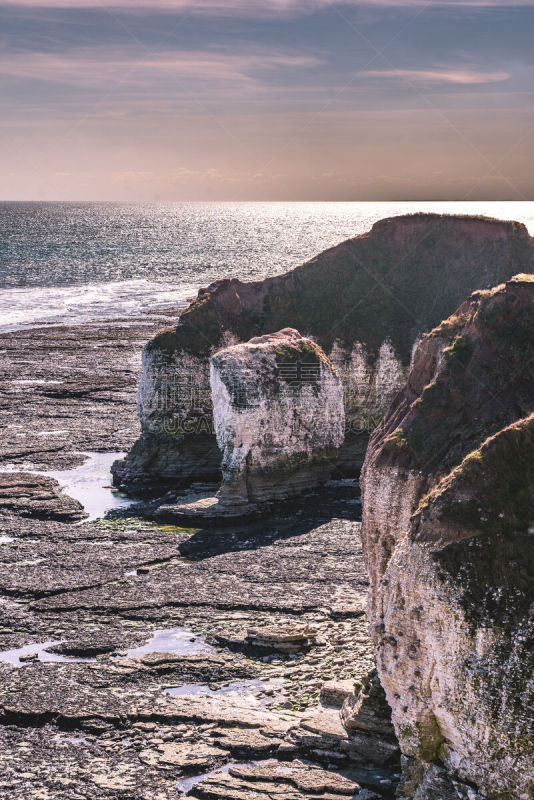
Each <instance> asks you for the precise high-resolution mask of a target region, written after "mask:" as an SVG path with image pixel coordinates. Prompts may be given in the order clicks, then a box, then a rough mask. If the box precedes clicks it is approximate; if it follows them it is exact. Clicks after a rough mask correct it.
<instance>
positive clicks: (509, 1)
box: [4, 0, 534, 16]
mask: <svg viewBox="0 0 534 800" xmlns="http://www.w3.org/2000/svg"><path fill="white" fill-rule="evenodd" d="M335 5H338V6H368V7H369V6H375V7H388V6H389V7H394V6H399V7H408V8H409V7H417V6H427V5H429V3H428V0H109V2H106V3H104V2H102V3H101V2H99V0H11V2H10V1H9V0H8V2H7V3H4V6H5V7H8V8H9V7H12V8H15V7H17V6H18V7H21V8H22V7H27V8H43V9H44V8H62V9H68V8H90V9H93V10H98V8H99V7H101V9H102V10H103V11H104V10H106V8H108V9H132V10H136V9H146V10H151V11H154V10H158V9H159V10H165V11H176V12H181V11H187V12H188V13H189V14H206V13H208V14H209V13H215V14H219V15H242V16H266V15H270V14H287V13H309V12H314V11H317V10H320V9H321V8H328V7H332V6H335ZM432 5H433V6H459V7H465V8H485V7H486V8H495V7H501V8H512V7H528V6H533V7H534V0H432Z"/></svg>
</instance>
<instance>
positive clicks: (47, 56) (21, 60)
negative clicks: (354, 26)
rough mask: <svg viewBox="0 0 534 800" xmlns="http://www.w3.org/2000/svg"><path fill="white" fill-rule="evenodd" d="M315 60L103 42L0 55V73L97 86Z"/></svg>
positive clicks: (243, 73)
mask: <svg viewBox="0 0 534 800" xmlns="http://www.w3.org/2000/svg"><path fill="white" fill-rule="evenodd" d="M319 63H320V61H319V60H318V59H317V58H315V57H313V56H308V55H305V54H303V55H302V54H298V53H287V52H284V51H281V50H269V49H264V50H263V51H261V50H256V51H254V52H252V51H249V52H247V51H246V50H245V51H244V52H240V53H239V52H234V53H231V52H228V51H227V50H225V49H221V50H220V51H213V52H211V53H210V52H206V51H195V50H189V51H188V50H185V51H179V52H176V51H166V52H158V53H156V54H154V55H152V56H150V55H148V56H147V55H146V54H144V53H143V51H141V53H140V52H139V50H138V49H136V48H134V47H130V48H124V49H123V50H122V51H121V52H120V53H117V52H116V51H115V50H113V49H110V48H107V47H91V48H80V49H78V50H76V51H72V50H71V51H67V52H64V53H39V52H33V53H13V54H9V55H7V54H6V55H4V56H1V55H0V72H1V73H2V75H3V77H4V79H5V78H6V77H8V76H10V77H12V78H13V77H14V78H27V79H31V80H37V81H52V82H56V83H63V84H65V83H66V84H75V85H76V86H85V87H86V88H87V87H91V86H95V87H97V88H101V87H102V85H103V84H102V82H103V81H105V80H106V79H110V78H112V79H115V80H116V79H121V81H122V82H124V84H126V85H128V84H131V85H135V86H141V85H148V84H151V83H153V82H154V81H157V80H158V79H165V78H170V79H172V78H176V79H180V78H182V79H184V80H187V81H189V82H193V81H215V82H218V83H221V82H234V83H235V82H238V83H249V82H252V83H253V82H255V80H256V78H257V76H258V74H259V73H261V72H263V71H264V70H267V71H272V70H276V69H299V68H302V67H307V68H309V67H313V66H317V65H318V64H319ZM121 76H123V77H121Z"/></svg>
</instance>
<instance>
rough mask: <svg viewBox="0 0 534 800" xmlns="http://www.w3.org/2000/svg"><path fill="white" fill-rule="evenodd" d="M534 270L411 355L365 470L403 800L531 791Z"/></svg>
mask: <svg viewBox="0 0 534 800" xmlns="http://www.w3.org/2000/svg"><path fill="white" fill-rule="evenodd" d="M533 410H534V276H532V275H518V276H516V277H515V278H513V279H512V280H510V281H508V282H507V283H506V284H503V285H500V286H497V287H496V288H495V289H493V290H491V291H482V292H476V293H474V294H473V295H472V296H471V297H470V299H469V300H468V301H466V302H465V303H464V304H463V305H462V306H460V308H459V309H458V310H457V312H456V313H455V314H453V316H451V317H450V318H448V319H447V320H446V321H445V322H443V323H442V324H441V325H440V326H439V327H437V328H436V329H435V330H433V331H432V332H431V333H430V334H428V335H426V336H423V338H422V341H421V343H420V344H419V346H418V348H417V351H416V353H415V358H414V365H413V368H412V370H411V372H410V375H409V378H408V381H407V384H406V386H405V388H404V389H403V391H402V392H401V393H400V394H399V395H398V397H397V398H396V400H395V402H394V403H393V405H392V406H391V408H390V410H389V412H388V414H387V415H386V417H385V419H384V420H383V422H382V423H381V425H380V426H379V427H378V429H377V430H376V431H375V433H374V434H373V436H372V438H371V441H370V444H369V449H368V453H367V456H366V460H365V465H364V469H363V473H362V492H363V508H364V515H363V530H362V539H363V545H364V555H365V560H366V563H367V567H368V572H369V576H370V584H371V585H370V594H369V603H368V613H369V618H370V623H371V632H372V634H373V636H374V638H375V641H376V645H377V663H378V672H379V675H380V679H381V683H382V685H383V687H384V689H385V691H386V695H387V699H388V702H389V704H390V706H391V708H392V719H393V723H394V726H395V731H396V733H397V736H398V739H399V743H400V746H401V749H402V751H403V753H404V755H405V757H406V758H405V765H406V769H405V781H404V789H403V790H401V794H400V796H401V797H403V798H405V797H409V798H413V797H415V798H417V800H441V799H442V798H444V797H447V798H449V797H451V798H454V800H456V798H463V797H465V798H482V799H484V798H487V799H488V800H528V798H532V797H533V796H534V759H533V751H534V741H533V737H532V715H531V710H529V707H530V709H531V707H532V701H533V699H534V696H533V695H534V687H533V684H532V674H533V667H534V648H532V641H533V638H532V637H533V634H534V621H533V618H532V611H531V609H532V603H533V600H534V593H533V585H534V580H533V579H534V536H533V534H534V414H533V413H532V412H533Z"/></svg>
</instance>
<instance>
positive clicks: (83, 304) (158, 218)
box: [0, 202, 534, 332]
mask: <svg viewBox="0 0 534 800" xmlns="http://www.w3.org/2000/svg"><path fill="white" fill-rule="evenodd" d="M416 211H429V212H439V213H444V214H484V215H488V216H492V217H498V218H501V219H515V220H518V221H520V222H523V223H525V225H526V226H527V228H528V229H529V231H530V234H531V235H534V203H533V202H432V203H430V202H425V203H408V202H407V203H400V202H395V203H359V202H354V203H352V202H343V203H335V202H324V203H320V202H309V203H109V202H108V203H87V202H71V203H59V202H57V203H51V202H50V203H40V202H32V203H25V202H2V203H0V332H8V331H13V330H17V329H21V328H31V327H34V326H37V325H43V324H45V325H65V324H66V325H77V324H82V323H88V324H93V323H99V322H102V321H104V320H106V321H107V320H115V319H124V318H131V319H132V320H133V319H134V318H136V319H139V318H142V317H143V315H145V314H146V313H147V312H149V311H153V310H156V311H164V310H165V309H175V308H176V307H179V306H183V305H185V304H187V302H188V301H189V300H191V299H192V298H194V297H195V296H196V294H197V292H198V289H199V288H201V287H204V286H207V285H209V284H210V283H212V282H213V281H215V280H218V279H220V278H223V277H238V278H241V279H242V280H261V279H263V278H265V277H267V276H271V275H277V274H281V273H283V272H286V271H288V270H290V269H292V268H293V267H296V266H298V265H299V264H302V263H303V262H304V261H307V260H308V259H310V258H313V257H314V256H315V255H317V254H318V253H320V252H321V251H322V250H325V249H326V248H328V247H332V246H333V245H336V244H338V243H339V242H341V241H343V240H345V239H348V238H350V237H352V236H356V235H358V234H361V233H364V232H365V231H368V230H369V229H370V228H371V226H372V225H373V223H374V222H376V221H377V220H379V219H382V218H384V217H391V216H396V215H399V214H406V213H413V212H416Z"/></svg>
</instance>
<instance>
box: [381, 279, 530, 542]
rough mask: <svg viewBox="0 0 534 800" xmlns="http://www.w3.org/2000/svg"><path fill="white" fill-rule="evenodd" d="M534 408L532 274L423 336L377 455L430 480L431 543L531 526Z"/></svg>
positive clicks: (426, 519) (423, 516) (421, 514)
mask: <svg viewBox="0 0 534 800" xmlns="http://www.w3.org/2000/svg"><path fill="white" fill-rule="evenodd" d="M533 411H534V275H529V274H522V275H517V276H514V277H513V278H512V279H511V280H510V281H507V282H506V283H505V284H502V285H499V286H497V287H495V288H494V289H491V290H489V291H480V292H475V293H474V294H473V295H472V296H471V297H470V298H469V300H467V301H466V302H465V303H464V304H463V305H462V306H460V308H459V309H458V311H457V312H456V313H455V314H453V315H452V316H451V317H449V318H448V319H447V320H445V321H444V322H443V323H442V324H441V325H439V326H438V327H437V328H435V329H434V330H433V331H432V332H431V333H429V334H427V335H426V336H424V337H423V340H422V341H421V344H420V345H419V348H418V350H417V352H416V355H415V360H414V366H413V369H412V372H411V374H410V377H409V380H408V383H407V385H406V387H405V389H404V390H403V391H402V392H401V393H400V394H399V396H398V397H397V399H396V401H395V403H394V405H393V406H392V408H391V409H390V412H389V414H388V415H387V417H386V418H385V419H384V421H383V422H382V424H381V425H380V426H379V428H378V429H377V430H376V431H375V433H374V435H373V437H372V438H371V442H370V446H369V452H370V454H371V455H370V456H369V458H375V463H379V464H389V465H391V466H393V467H398V468H401V469H404V468H409V469H413V470H416V471H418V472H420V473H421V474H422V475H423V476H425V479H426V492H425V493H424V494H423V496H422V498H421V500H420V504H419V508H418V510H417V514H416V516H417V523H418V533H417V536H418V537H420V538H421V539H423V540H427V541H434V542H435V541H438V539H439V540H440V541H441V540H443V541H445V540H446V541H447V542H449V543H450V542H452V541H457V540H459V539H462V538H466V537H467V536H470V535H473V534H474V533H477V532H481V531H486V532H489V531H492V530H501V529H502V528H503V527H506V526H508V528H511V529H514V530H522V531H524V532H526V531H527V530H528V528H529V526H531V525H532V524H533V522H534V414H533ZM438 518H439V520H440V525H439V526H437V527H436V525H435V523H436V520H437V519H438ZM436 531H439V533H436ZM436 537H438V538H436Z"/></svg>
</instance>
